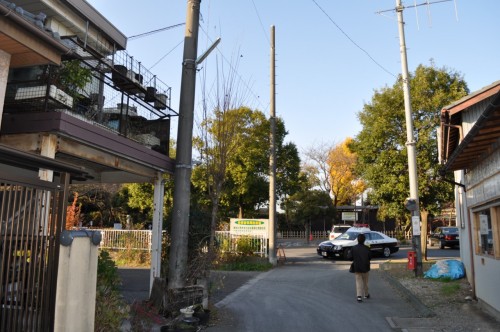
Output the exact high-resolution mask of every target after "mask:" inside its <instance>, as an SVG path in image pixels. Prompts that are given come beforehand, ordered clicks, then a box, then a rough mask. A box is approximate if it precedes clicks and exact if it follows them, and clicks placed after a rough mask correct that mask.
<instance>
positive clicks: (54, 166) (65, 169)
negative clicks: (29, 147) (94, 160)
mask: <svg viewBox="0 0 500 332" xmlns="http://www.w3.org/2000/svg"><path fill="white" fill-rule="evenodd" d="M0 153H1V155H2V163H3V164H7V165H11V166H16V167H20V168H24V169H32V170H38V169H40V168H44V169H49V170H52V171H54V172H56V173H70V174H72V175H75V176H78V177H81V178H84V177H85V176H86V175H87V172H85V171H83V170H82V169H81V168H80V167H75V166H74V165H70V164H66V163H64V162H61V161H60V160H55V159H51V158H47V157H44V156H41V155H36V154H33V153H29V152H24V151H21V150H17V149H13V148H11V147H9V146H6V145H3V144H0Z"/></svg>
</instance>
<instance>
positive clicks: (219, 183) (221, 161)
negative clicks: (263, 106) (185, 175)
mask: <svg viewBox="0 0 500 332" xmlns="http://www.w3.org/2000/svg"><path fill="white" fill-rule="evenodd" d="M256 118H258V119H259V120H260V122H262V121H265V118H263V114H262V113H260V115H257V116H256V114H255V113H254V112H253V111H252V110H250V109H249V108H246V107H240V108H237V109H216V110H214V112H213V114H212V116H207V118H206V119H205V120H204V121H203V122H202V123H201V126H200V129H201V130H200V131H201V132H202V137H199V138H197V139H196V141H195V146H196V147H197V148H198V150H199V151H200V155H201V159H202V164H201V165H200V166H199V167H197V168H196V169H195V171H196V172H195V173H197V174H194V175H193V180H194V181H195V180H196V179H198V181H195V185H197V186H200V187H201V188H203V190H204V191H205V192H206V193H207V195H208V198H209V200H210V205H211V206H212V211H211V226H210V245H211V246H213V245H214V243H215V230H216V225H217V217H218V211H219V204H220V200H221V197H222V195H223V194H224V193H225V191H226V189H227V186H226V183H227V181H228V173H230V172H233V173H235V174H237V173H236V172H237V170H239V169H241V168H242V167H244V166H246V165H247V164H248V161H249V162H252V157H251V156H252V154H251V151H250V149H249V150H248V151H247V152H248V154H247V155H242V154H238V150H239V149H241V148H242V147H243V145H245V144H247V143H246V141H248V139H246V138H247V137H252V136H254V135H252V131H253V130H254V127H255V125H256V123H255V121H256ZM241 159H243V160H241ZM247 159H248V160H247ZM240 173H243V172H240ZM245 174H246V173H245ZM233 178H236V179H238V178H237V177H236V176H233ZM200 180H201V181H200ZM238 180H239V181H236V183H237V184H242V183H243V182H244V181H245V180H246V178H241V177H240V179H238Z"/></svg>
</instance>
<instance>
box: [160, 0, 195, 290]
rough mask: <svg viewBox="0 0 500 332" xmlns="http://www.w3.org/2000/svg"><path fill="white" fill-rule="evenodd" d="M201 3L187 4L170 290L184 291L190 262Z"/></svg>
mask: <svg viewBox="0 0 500 332" xmlns="http://www.w3.org/2000/svg"><path fill="white" fill-rule="evenodd" d="M200 2H201V0H188V2H187V15H186V31H185V37H184V56H183V62H182V79H181V92H180V103H179V125H178V132H177V155H176V164H175V174H174V197H173V199H174V206H173V219H172V232H171V237H172V239H171V244H170V255H169V264H168V289H173V288H180V287H184V285H185V280H184V277H185V275H186V268H187V259H188V233H189V203H190V196H191V171H192V145H193V143H192V142H193V117H194V97H195V87H196V85H195V83H196V64H197V62H196V57H197V52H198V28H199V19H200Z"/></svg>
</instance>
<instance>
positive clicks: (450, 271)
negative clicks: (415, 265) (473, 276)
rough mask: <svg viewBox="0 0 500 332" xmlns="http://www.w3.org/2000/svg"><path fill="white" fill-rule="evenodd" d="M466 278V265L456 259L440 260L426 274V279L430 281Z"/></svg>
mask: <svg viewBox="0 0 500 332" xmlns="http://www.w3.org/2000/svg"><path fill="white" fill-rule="evenodd" d="M464 276H465V269H464V264H463V263H462V262H461V261H458V260H456V259H446V260H440V261H438V262H436V263H435V264H434V265H432V266H431V268H430V269H429V270H428V271H427V272H425V273H424V278H429V279H439V278H449V279H451V280H455V279H460V278H463V277H464Z"/></svg>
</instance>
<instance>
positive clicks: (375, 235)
mask: <svg viewBox="0 0 500 332" xmlns="http://www.w3.org/2000/svg"><path fill="white" fill-rule="evenodd" d="M371 235H372V240H383V239H384V238H383V237H382V235H380V234H377V233H371Z"/></svg>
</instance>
